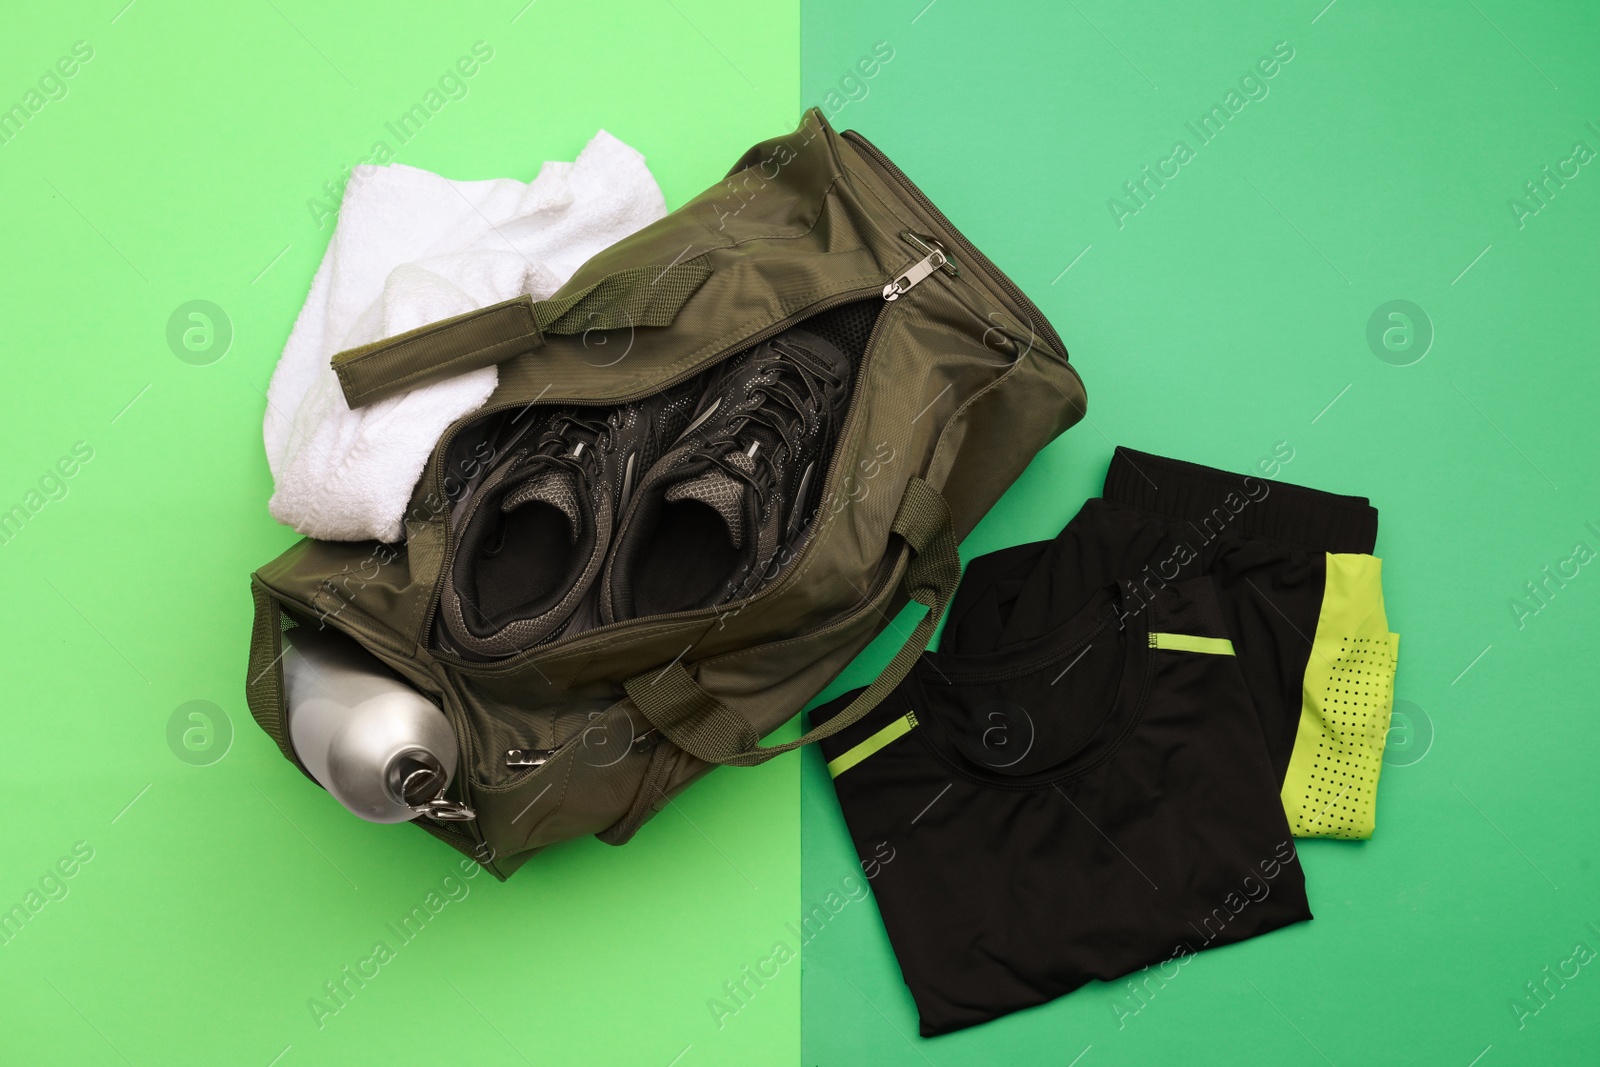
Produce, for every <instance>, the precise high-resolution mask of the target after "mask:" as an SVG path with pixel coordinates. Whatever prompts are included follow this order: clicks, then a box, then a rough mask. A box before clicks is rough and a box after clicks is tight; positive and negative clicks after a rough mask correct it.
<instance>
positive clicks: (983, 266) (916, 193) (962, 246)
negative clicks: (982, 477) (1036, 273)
mask: <svg viewBox="0 0 1600 1067" xmlns="http://www.w3.org/2000/svg"><path fill="white" fill-rule="evenodd" d="M840 136H842V137H844V138H845V139H846V140H848V141H849V142H850V143H851V144H853V145H855V147H856V148H857V149H858V150H860V152H861V153H862V154H863V155H864V156H866V157H867V159H868V161H869V162H871V163H873V164H876V165H877V167H878V168H879V169H880V170H882V171H883V172H884V174H886V175H887V176H888V177H889V178H890V179H892V180H893V181H894V183H895V184H896V185H898V186H899V187H900V188H901V190H902V191H903V192H905V194H906V195H907V196H908V197H910V199H911V201H912V202H913V203H915V204H916V205H917V206H918V207H920V208H922V209H923V210H924V211H926V212H927V213H928V214H929V215H931V216H932V217H933V219H934V221H935V222H937V223H939V224H940V225H941V226H943V227H944V228H945V230H946V231H948V232H949V234H950V236H951V237H952V238H953V239H954V241H955V244H956V247H957V248H958V249H959V250H960V251H961V252H962V254H963V255H965V256H966V257H967V258H968V259H969V260H970V261H971V262H973V263H976V264H977V265H978V269H979V270H981V271H983V273H984V274H986V275H988V276H989V279H990V280H991V281H993V282H994V283H995V284H996V285H997V286H999V287H1000V290H1001V291H1002V292H1004V293H1005V294H1006V295H1008V296H1010V297H1011V298H1012V299H1013V300H1015V301H1016V302H1017V304H1018V305H1019V306H1020V307H1021V308H1022V309H1023V311H1024V312H1025V313H1027V315H1028V316H1029V317H1030V318H1031V319H1032V320H1033V321H1032V322H1031V323H1030V325H1032V326H1033V328H1035V329H1037V330H1039V331H1040V332H1041V333H1043V335H1044V339H1045V340H1046V341H1049V342H1051V343H1053V344H1054V345H1055V347H1056V351H1057V352H1059V353H1060V354H1061V358H1062V359H1064V360H1067V361H1068V366H1069V368H1070V367H1071V358H1070V357H1069V356H1068V354H1067V346H1066V345H1065V344H1063V343H1062V341H1061V336H1060V335H1059V334H1057V333H1056V331H1055V327H1054V326H1051V325H1050V320H1049V319H1047V318H1045V316H1044V312H1042V311H1040V310H1039V308H1038V305H1036V304H1035V303H1034V302H1033V301H1032V300H1029V299H1028V296H1027V294H1026V293H1024V292H1023V291H1022V290H1021V289H1019V288H1017V284H1016V283H1015V282H1013V281H1012V280H1011V279H1010V278H1008V277H1007V276H1006V274H1005V272H1004V271H1002V270H1001V269H1000V268H999V267H997V266H995V265H994V263H993V262H991V261H990V259H989V257H988V256H986V255H984V254H983V253H982V252H980V251H978V249H977V247H976V246H975V245H973V243H972V242H971V241H969V240H967V238H966V235H965V234H963V233H962V232H961V231H960V230H958V229H956V227H955V225H954V224H953V223H951V221H950V220H949V219H948V218H946V217H945V214H944V212H942V211H940V210H939V209H938V208H937V207H935V206H934V204H933V201H931V200H929V199H928V197H927V195H926V194H924V193H923V191H922V190H921V189H918V188H917V185H916V183H915V182H913V181H912V180H911V179H910V178H908V177H906V175H905V172H904V171H902V170H901V169H900V168H899V167H897V166H895V163H894V160H892V159H890V158H889V157H888V156H886V155H884V154H883V152H882V150H880V149H879V148H878V146H877V145H875V144H873V143H872V142H871V141H869V140H867V139H866V138H865V137H863V136H861V134H859V133H857V132H856V131H855V130H845V131H844V133H843V134H841V135H840ZM902 236H904V235H902ZM1072 373H1073V374H1074V375H1076V374H1077V373H1078V372H1077V371H1076V370H1075V369H1074V370H1073V372H1072Z"/></svg>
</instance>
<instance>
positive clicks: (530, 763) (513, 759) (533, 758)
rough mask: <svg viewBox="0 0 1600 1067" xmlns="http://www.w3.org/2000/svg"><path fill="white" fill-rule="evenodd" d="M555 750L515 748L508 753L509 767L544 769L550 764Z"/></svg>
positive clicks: (507, 763)
mask: <svg viewBox="0 0 1600 1067" xmlns="http://www.w3.org/2000/svg"><path fill="white" fill-rule="evenodd" d="M554 751H555V750H554V749H548V748H513V749H511V750H510V751H509V752H507V753H506V766H507V767H543V766H544V765H545V764H546V763H549V762H550V757H551V755H553V754H554Z"/></svg>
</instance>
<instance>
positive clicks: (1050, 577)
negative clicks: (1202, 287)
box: [939, 448, 1399, 838]
mask: <svg viewBox="0 0 1600 1067" xmlns="http://www.w3.org/2000/svg"><path fill="white" fill-rule="evenodd" d="M1377 535H1378V512H1377V510H1376V509H1375V508H1373V507H1372V506H1371V505H1370V504H1369V503H1368V502H1367V500H1366V498H1364V497H1355V496H1339V495H1335V494H1333V493H1325V492H1321V491H1319V490H1316V489H1307V488H1303V487H1301V486H1296V485H1287V484H1283V483H1280V482H1272V481H1267V480H1265V479H1261V478H1256V477H1253V476H1250V475H1238V474H1229V473H1227V472H1225V471H1220V470H1214V469H1212V468H1210V467H1202V466H1200V465H1198V464H1194V463H1186V462H1183V461H1182V460H1175V459H1164V458H1161V457H1159V456H1152V455H1149V454H1147V453H1144V452H1136V451H1134V450H1132V449H1128V448H1118V449H1117V450H1116V454H1115V455H1114V456H1113V458H1112V460H1111V466H1110V468H1109V469H1108V470H1107V472H1106V481H1105V490H1104V496H1103V497H1102V498H1101V499H1099V500H1091V501H1089V502H1088V503H1086V504H1085V505H1084V506H1083V509H1082V510H1081V511H1079V512H1078V514H1077V515H1076V516H1075V517H1074V518H1073V519H1072V520H1071V521H1070V522H1068V523H1067V525H1066V527H1065V528H1064V529H1063V530H1062V531H1061V533H1060V534H1059V535H1058V536H1057V537H1056V538H1055V539H1054V540H1051V541H1036V542H1033V543H1031V544H1025V545H1017V546H1015V547H1013V548H1007V549H1002V550H1000V551H998V552H992V553H990V554H988V555H986V556H982V557H980V558H978V559H976V560H974V561H973V562H972V563H971V565H970V566H968V568H967V571H966V574H965V575H963V577H962V581H961V587H960V589H959V590H958V591H957V593H956V597H955V600H954V602H953V603H952V605H951V608H950V612H949V621H948V622H947V623H946V625H945V630H944V635H943V637H942V638H941V639H940V645H939V650H940V652H941V653H944V652H953V653H959V654H961V655H976V654H981V653H987V652H995V651H1000V650H1003V649H1005V648H1006V647H1008V646H1009V645H1012V644H1015V643H1017V642H1020V641H1026V640H1029V639H1030V638H1032V637H1033V636H1036V635H1037V634H1039V633H1040V632H1042V629H1043V628H1045V627H1047V626H1048V625H1049V622H1050V620H1052V619H1060V618H1063V617H1065V616H1066V615H1067V614H1070V613H1071V612H1072V611H1073V610H1075V609H1076V608H1077V607H1078V606H1081V605H1082V604H1084V603H1086V602H1087V601H1088V600H1089V598H1090V597H1091V596H1093V595H1094V593H1095V591H1096V590H1098V589H1100V588H1102V587H1103V586H1105V585H1106V583H1108V582H1110V581H1113V580H1116V579H1126V580H1129V581H1131V582H1132V583H1133V586H1134V598H1133V602H1132V604H1131V605H1129V609H1128V610H1130V611H1134V612H1137V611H1139V610H1141V607H1142V605H1143V604H1144V603H1145V602H1147V601H1148V600H1149V598H1150V597H1151V596H1152V595H1153V594H1154V593H1155V592H1156V591H1157V590H1159V589H1161V588H1164V587H1165V586H1167V585H1169V584H1171V583H1173V582H1177V581H1181V580H1182V579H1184V578H1188V577H1193V576H1196V575H1206V576H1208V577H1209V578H1210V579H1211V581H1212V584H1213V586H1214V587H1215V589H1216V593H1217V600H1218V603H1219V604H1220V606H1221V609H1222V613H1223V621H1224V623H1225V624H1226V626H1227V629H1228V632H1229V634H1230V635H1231V637H1232V639H1233V642H1234V645H1235V647H1236V648H1237V650H1238V657H1239V665H1240V668H1241V669H1242V670H1243V672H1244V676H1245V681H1246V684H1247V685H1248V686H1249V689H1250V696H1251V698H1252V700H1253V702H1254V703H1255V706H1256V710H1257V713H1258V714H1259V715H1260V717H1261V727H1262V732H1263V734H1264V736H1265V737H1266V740H1267V748H1268V750H1269V752H1270V753H1271V756H1272V761H1273V766H1274V768H1275V769H1276V771H1277V774H1278V778H1279V781H1280V783H1281V784H1282V791H1283V801H1284V807H1285V810H1286V811H1287V813H1288V816H1289V824H1290V826H1291V827H1293V829H1294V832H1295V835H1296V836H1299V837H1345V838H1364V837H1369V836H1371V834H1372V830H1373V825H1374V816H1375V811H1374V802H1375V799H1376V793H1377V785H1378V772H1379V771H1380V769H1381V768H1382V762H1383V744H1384V739H1385V738H1386V736H1387V734H1388V730H1389V711H1390V707H1391V704H1392V702H1393V684H1394V669H1395V654H1396V649H1397V647H1398V643H1399V637H1398V635H1396V634H1392V633H1390V632H1389V625H1388V621H1387V619H1386V616H1385V612H1384V606H1383V591H1382V587H1381V584H1380V573H1381V569H1382V563H1381V561H1380V560H1378V559H1377V558H1375V557H1374V556H1373V555H1372V551H1373V545H1374V542H1375V540H1376V538H1377Z"/></svg>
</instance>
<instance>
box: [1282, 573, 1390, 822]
mask: <svg viewBox="0 0 1600 1067" xmlns="http://www.w3.org/2000/svg"><path fill="white" fill-rule="evenodd" d="M1327 568H1328V572H1327V585H1326V587H1325V588H1324V590H1323V595H1322V612H1321V615H1320V616H1319V617H1318V620H1317V633H1316V636H1315V638H1314V639H1313V641H1312V645H1311V657H1310V661H1309V662H1308V663H1307V664H1306V674H1305V684H1304V688H1303V692H1302V704H1301V707H1300V726H1299V729H1298V731H1297V732H1296V734H1295V743H1294V753H1293V755H1291V756H1290V759H1289V771H1288V773H1287V774H1286V775H1285V776H1284V780H1283V808H1284V811H1285V812H1286V813H1287V814H1288V816H1289V827H1290V829H1291V830H1293V832H1294V834H1295V836H1296V837H1342V838H1365V837H1371V836H1372V830H1373V826H1374V823H1375V820H1376V808H1377V797H1378V774H1379V772H1380V771H1381V770H1382V769H1383V744H1384V739H1385V738H1386V737H1387V736H1388V733H1389V712H1390V710H1391V709H1392V708H1393V706H1394V672H1395V662H1396V657H1397V655H1398V652H1399V647H1400V635H1399V634H1395V633H1390V632H1389V623H1388V618H1387V616H1386V615H1385V614H1384V610H1383V586H1382V583H1381V575H1382V570H1383V562H1382V561H1381V560H1379V559H1377V558H1375V557H1373V556H1366V555H1357V554H1353V553H1329V554H1328V557H1327Z"/></svg>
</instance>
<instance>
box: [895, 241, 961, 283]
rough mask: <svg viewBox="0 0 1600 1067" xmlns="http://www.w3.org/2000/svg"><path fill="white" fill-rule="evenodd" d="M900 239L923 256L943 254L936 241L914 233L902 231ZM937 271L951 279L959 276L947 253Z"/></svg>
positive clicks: (940, 245) (942, 248)
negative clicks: (936, 252) (934, 252)
mask: <svg viewBox="0 0 1600 1067" xmlns="http://www.w3.org/2000/svg"><path fill="white" fill-rule="evenodd" d="M900 239H901V240H902V241H904V242H906V244H909V245H911V246H912V247H914V248H916V250H917V251H918V252H921V253H922V254H923V255H927V254H928V253H929V252H933V251H939V252H944V245H942V244H940V243H939V242H938V241H935V240H934V239H933V238H932V237H924V236H923V235H922V234H920V233H914V232H913V231H911V230H902V231H901V232H900ZM939 269H940V270H942V271H944V272H945V273H946V274H948V275H950V277H952V278H958V277H960V276H961V271H960V270H959V269H958V268H957V267H956V261H955V260H953V259H951V258H950V254H949V253H948V252H945V257H944V262H943V263H941V264H939Z"/></svg>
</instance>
